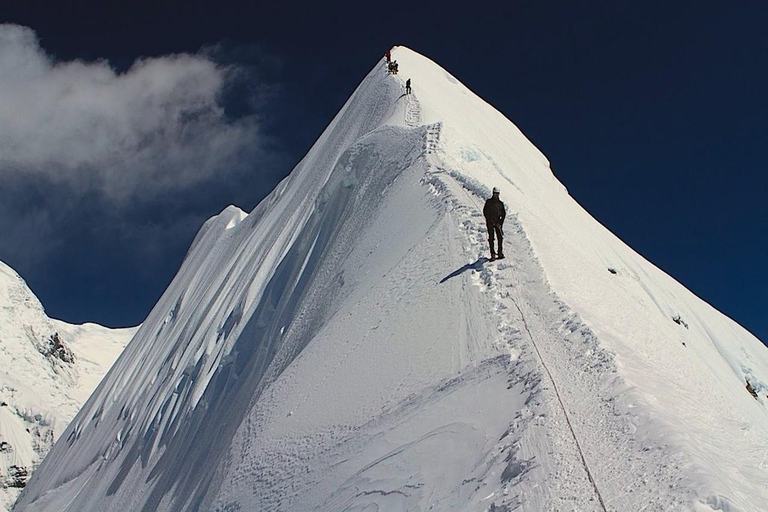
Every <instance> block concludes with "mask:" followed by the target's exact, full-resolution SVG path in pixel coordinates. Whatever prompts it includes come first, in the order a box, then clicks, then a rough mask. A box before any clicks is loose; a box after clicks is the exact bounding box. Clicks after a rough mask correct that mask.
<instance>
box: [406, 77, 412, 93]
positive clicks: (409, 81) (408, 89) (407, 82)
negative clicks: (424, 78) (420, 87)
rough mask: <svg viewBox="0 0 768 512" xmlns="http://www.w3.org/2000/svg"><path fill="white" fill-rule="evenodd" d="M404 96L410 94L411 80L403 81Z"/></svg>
mask: <svg viewBox="0 0 768 512" xmlns="http://www.w3.org/2000/svg"><path fill="white" fill-rule="evenodd" d="M405 94H411V79H410V78H409V79H408V80H406V81H405Z"/></svg>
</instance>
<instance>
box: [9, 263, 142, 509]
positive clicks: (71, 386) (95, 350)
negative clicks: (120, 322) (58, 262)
mask: <svg viewBox="0 0 768 512" xmlns="http://www.w3.org/2000/svg"><path fill="white" fill-rule="evenodd" d="M134 332H135V329H108V328H105V327H102V326H100V325H96V324H85V325H70V324H67V323H65V322H61V321H59V320H53V319H50V318H48V317H47V316H46V315H45V312H44V310H43V306H42V305H41V304H40V301H39V300H38V299H37V297H35V295H34V294H33V293H32V291H31V290H30V289H29V288H28V287H27V285H26V283H25V282H24V280H23V279H22V278H21V277H19V275H18V274H17V273H16V272H14V271H13V269H11V268H10V267H8V266H7V265H5V264H4V263H2V262H0V483H2V485H1V486H0V510H8V508H9V507H10V505H11V504H12V503H13V501H14V500H15V499H16V496H17V495H18V493H19V492H20V491H21V488H20V487H18V486H19V485H21V484H22V483H24V482H26V480H27V476H28V475H29V474H31V473H32V472H33V471H34V469H35V468H36V467H37V465H38V464H39V463H40V461H41V460H42V459H43V457H44V456H45V454H46V453H48V451H49V450H50V449H51V447H52V446H53V443H54V441H55V439H56V437H57V436H58V435H60V434H61V432H63V431H64V429H65V428H66V426H67V424H68V423H69V421H70V420H71V419H72V418H73V417H74V416H75V414H76V413H77V411H78V409H79V408H80V406H81V405H82V404H83V403H84V402H85V400H86V399H87V398H88V396H89V395H90V393H91V392H92V391H93V390H94V389H95V388H96V386H97V385H98V383H99V380H101V378H102V377H103V376H104V374H105V373H106V372H107V370H108V369H109V367H110V365H111V364H112V363H113V362H114V360H115V359H116V358H117V356H118V354H119V353H120V351H121V350H122V349H123V348H124V347H125V345H127V344H128V341H129V340H130V338H131V336H132V335H133V333H134ZM57 340H58V341H57Z"/></svg>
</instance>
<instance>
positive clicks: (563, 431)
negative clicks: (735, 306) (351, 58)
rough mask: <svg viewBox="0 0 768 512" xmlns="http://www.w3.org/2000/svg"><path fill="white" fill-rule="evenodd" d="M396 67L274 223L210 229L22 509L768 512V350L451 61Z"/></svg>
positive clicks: (289, 182) (227, 218) (319, 155)
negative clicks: (562, 169) (596, 201)
mask: <svg viewBox="0 0 768 512" xmlns="http://www.w3.org/2000/svg"><path fill="white" fill-rule="evenodd" d="M392 59H393V60H396V61H397V62H398V64H399V73H398V74H396V75H392V74H389V73H388V72H387V67H386V65H385V63H384V61H383V59H382V61H380V62H379V63H377V64H376V66H375V67H374V69H373V70H372V71H371V72H370V73H369V74H368V76H367V77H366V78H365V79H364V80H363V82H362V83H361V84H360V86H359V87H358V88H357V90H356V91H355V92H354V94H353V95H352V97H351V98H350V99H349V101H348V102H347V103H346V104H345V105H344V107H343V108H342V110H341V111H340V112H339V114H338V115H337V116H336V117H335V118H334V120H333V121H332V122H331V124H330V126H329V127H328V128H327V129H326V130H325V132H324V133H323V135H322V136H321V137H320V138H319V139H318V141H317V142H316V143H315V145H314V146H313V147H312V149H311V150H310V151H309V153H308V154H307V155H306V157H305V158H304V159H303V160H302V161H301V162H300V163H299V164H298V166H297V167H296V168H295V169H294V170H293V172H292V173H291V174H290V175H289V176H288V177H287V178H286V179H285V180H283V181H282V182H281V183H280V184H279V185H278V186H277V188H276V189H275V190H274V191H273V192H272V194H270V195H269V196H268V197H267V198H266V199H265V200H264V201H263V202H262V203H261V204H259V205H258V206H257V207H256V208H255V209H254V210H253V211H252V212H251V213H250V214H247V215H246V214H245V213H244V212H242V211H241V210H239V209H237V208H235V207H232V206H230V207H228V208H227V209H225V210H224V211H223V212H222V213H221V214H219V215H218V216H216V217H214V218H212V219H210V220H209V221H208V222H207V223H206V224H205V225H204V226H203V228H202V229H201V231H200V233H199V234H198V236H197V238H196V239H195V241H194V243H193V244H192V247H191V248H190V250H189V253H188V255H187V256H186V258H185V260H184V262H183V264H182V267H181V269H180V270H179V273H178V275H177V276H176V278H175V279H174V281H173V282H172V283H171V285H170V286H169V288H168V290H167V291H166V292H165V294H164V295H163V296H162V298H161V299H160V301H159V302H158V303H157V305H156V306H155V308H154V309H153V311H152V312H151V314H150V315H149V317H148V318H147V319H146V321H145V322H144V323H143V324H142V326H141V328H140V330H139V331H138V333H137V334H136V336H135V337H134V339H133V341H132V342H131V343H130V344H129V346H128V347H127V349H126V350H125V351H124V352H123V354H122V355H121V356H120V358H119V359H118V361H117V362H116V363H115V365H114V367H113V369H112V370H111V371H110V373H109V374H108V375H107V377H106V378H105V379H104V380H103V381H102V383H101V384H100V386H99V387H98V389H97V390H96V391H95V393H94V394H93V395H92V396H91V398H90V399H89V400H88V402H87V404H86V405H85V406H84V407H83V408H82V410H81V411H80V413H79V414H78V415H77V417H76V418H75V420H74V421H72V423H71V424H70V426H69V428H68V429H67V431H66V432H65V433H64V435H63V436H62V437H61V439H60V440H59V441H58V442H57V444H56V445H55V446H54V448H53V450H52V451H51V453H50V454H49V455H48V457H47V458H46V459H45V460H44V462H43V464H42V466H41V467H40V468H39V470H38V471H37V472H36V473H35V474H34V476H33V477H32V479H31V482H30V483H29V485H28V486H27V488H26V489H25V491H24V492H23V494H22V496H21V497H20V499H19V501H18V503H17V505H16V507H15V508H14V510H15V511H17V512H20V511H27V510H29V511H31V510H35V511H125V510H131V511H145V512H152V511H156V510H159V511H174V512H175V511H198V510H199V511H209V510H211V511H220V512H225V511H226V512H234V511H253V510H264V511H267V510H269V511H283V510H284V511H296V510H299V511H309V510H316V511H341V510H347V511H353V510H358V511H362V510H388V511H390V510H439V511H457V512H458V511H462V512H463V511H486V510H497V511H502V510H530V511H539V510H581V511H593V510H594V511H606V510H612V511H629V510H654V511H656V510H696V511H712V510H728V511H737V510H741V511H752V510H759V509H760V508H761V507H764V505H765V503H768V466H767V465H766V460H768V411H766V400H768V398H766V392H768V391H767V388H768V387H767V386H766V383H768V349H766V347H764V346H763V345H762V344H761V343H760V341H759V340H757V339H756V338H755V337H754V336H752V335H751V334H749V333H748V332H747V331H746V330H744V329H743V328H741V327H740V326H739V325H737V324H736V323H735V322H733V321H732V320H730V319H728V318H726V317H725V316H724V315H722V314H721V313H719V312H718V311H716V310H715V309H713V308H712V307H711V306H709V305H708V304H706V303H705V302H703V301H702V300H701V299H699V298H697V297H696V296H694V295H693V294H692V293H691V292H689V291H688V290H686V289H685V288H684V287H683V286H681V285H680V284H679V283H677V282H676V281H675V280H674V279H672V278H671V277H669V276H668V275H666V274H665V273H664V272H662V271H661V270H659V269H657V268H656V267H654V266H653V265H652V264H650V263H649V262H647V261H646V260H645V259H643V258H642V257H641V256H640V255H638V254H637V253H636V252H634V251H633V250H632V249H630V248H629V247H627V246H626V245H625V244H624V243H622V242H621V241H620V240H619V239H618V238H616V237H615V236H614V235H613V234H611V233H610V232H609V231H608V230H606V229H605V228H604V227H602V226H601V225H600V224H599V223H597V222H596V221H595V220H594V219H593V218H592V217H591V216H590V215H589V214H588V213H587V212H585V211H584V210H583V209H582V208H581V207H580V206H579V205H578V204H577V203H576V202H575V201H574V200H573V199H572V198H571V197H570V196H569V195H568V192H567V190H566V189H565V187H563V185H562V184H560V183H559V182H558V181H557V180H556V179H555V177H554V176H553V174H552V172H551V171H550V169H549V162H548V161H547V159H546V158H545V157H544V156H543V155H542V153H541V152H539V151H538V150H537V149H536V148H535V147H534V146H533V145H532V144H531V143H530V142H529V141H528V140H527V139H526V138H525V137H524V135H523V134H522V133H521V132H520V130H518V129H517V128H516V127H515V126H514V125H513V124H512V123H511V122H510V121H509V120H507V119H506V118H505V117H504V116H503V115H501V114H500V113H499V112H498V111H496V110H495V109H494V108H493V107H491V106H490V105H488V104H487V103H486V102H484V101H483V100H482V99H480V98H479V97H478V96H476V95H475V94H473V93H472V92H471V91H470V90H469V89H467V88H466V87H465V86H464V85H462V84H461V83H460V82H459V81H458V80H456V79H455V78H454V77H453V76H451V75H450V74H449V73H448V72H446V71H445V70H444V69H442V68H441V67H439V66H438V65H436V64H435V63H433V62H431V61H430V60H428V59H426V58H425V57H422V56H421V55H418V54H417V53H415V52H413V51H411V50H409V49H407V48H403V47H397V48H395V49H394V50H393V51H392ZM406 79H410V80H411V85H412V93H411V94H406V93H405V81H406ZM492 187H498V188H499V189H500V192H501V193H500V197H501V199H502V201H504V202H505V204H506V208H507V217H506V221H505V224H504V235H505V238H504V252H505V254H506V259H504V260H500V261H495V262H488V261H487V260H486V258H485V257H486V256H487V255H488V246H487V241H486V236H487V235H486V228H485V223H484V221H483V217H482V214H481V211H482V207H483V201H484V200H485V199H486V198H487V197H489V196H490V190H491V188H492ZM747 382H748V383H749V387H750V389H751V390H752V391H753V392H754V394H755V395H756V396H757V398H755V397H754V396H753V395H752V394H751V393H750V392H748V391H747V389H746V387H747Z"/></svg>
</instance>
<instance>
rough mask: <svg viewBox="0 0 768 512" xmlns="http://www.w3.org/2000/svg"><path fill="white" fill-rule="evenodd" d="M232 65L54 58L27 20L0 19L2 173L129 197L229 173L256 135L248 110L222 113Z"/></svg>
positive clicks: (200, 60) (190, 58)
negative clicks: (126, 64)
mask: <svg viewBox="0 0 768 512" xmlns="http://www.w3.org/2000/svg"><path fill="white" fill-rule="evenodd" d="M232 72H233V69H232V68H228V67H223V66H219V65H217V64H216V63H214V62H212V61H211V60H210V59H209V58H207V57H206V56H204V55H189V54H178V55H170V56H164V57H157V58H146V59H141V60H138V61H137V62H135V63H134V64H133V66H132V67H131V68H130V69H128V70H127V71H125V72H122V73H118V72H116V71H115V70H114V69H113V68H112V67H111V66H110V65H109V63H108V62H106V61H99V62H82V61H70V62H56V61H55V60H54V59H52V58H51V57H50V56H48V55H47V54H46V53H45V51H44V50H43V49H42V48H41V46H40V43H39V41H38V38H37V36H36V34H35V32H34V31H33V30H32V29H30V28H27V27H21V26H18V25H10V24H0V180H2V178H3V174H6V177H10V174H13V175H14V177H15V178H19V177H24V176H26V177H29V178H37V177H40V178H45V179H47V180H50V181H52V182H53V183H60V184H65V185H67V186H69V187H71V188H72V189H73V190H75V191H76V190H82V189H88V190H90V191H98V193H100V194H102V195H103V196H104V197H105V198H108V199H109V200H111V201H114V202H115V203H117V204H125V203H126V202H128V201H130V199H131V198H132V197H135V196H145V197H146V196H151V195H154V194H158V193H167V192H168V191H169V190H171V189H176V188H183V187H189V186H194V185H196V184H200V183H203V182H205V181H206V180H208V179H210V178H211V177H214V176H216V177H220V178H221V179H226V178H227V176H228V175H230V173H232V174H234V173H236V172H237V169H238V167H239V168H241V169H242V166H243V165H244V163H243V161H244V160H246V158H245V155H250V156H251V157H252V156H253V155H254V154H255V150H256V148H257V144H258V129H257V124H256V121H255V118H254V116H245V117H240V118H239V119H237V120H230V119H227V116H226V115H225V112H224V108H223V107H222V105H221V104H220V98H221V93H222V91H223V90H224V88H225V87H226V86H227V84H228V80H229V79H230V77H231V76H232ZM19 175H21V176H19Z"/></svg>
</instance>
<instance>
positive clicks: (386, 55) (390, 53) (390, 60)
mask: <svg viewBox="0 0 768 512" xmlns="http://www.w3.org/2000/svg"><path fill="white" fill-rule="evenodd" d="M384 56H385V57H386V58H387V66H389V64H390V63H391V62H392V52H391V51H389V50H387V53H385V54H384Z"/></svg>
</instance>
